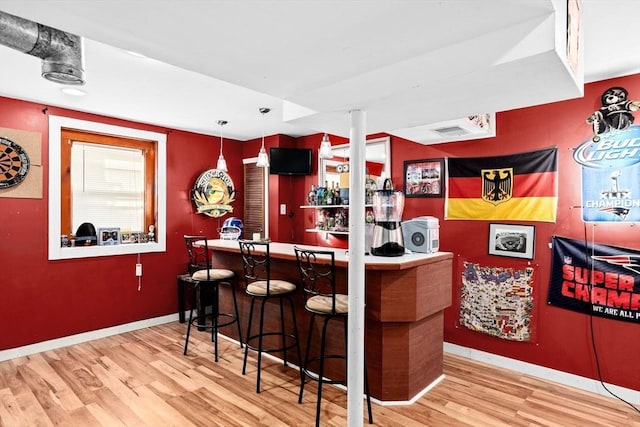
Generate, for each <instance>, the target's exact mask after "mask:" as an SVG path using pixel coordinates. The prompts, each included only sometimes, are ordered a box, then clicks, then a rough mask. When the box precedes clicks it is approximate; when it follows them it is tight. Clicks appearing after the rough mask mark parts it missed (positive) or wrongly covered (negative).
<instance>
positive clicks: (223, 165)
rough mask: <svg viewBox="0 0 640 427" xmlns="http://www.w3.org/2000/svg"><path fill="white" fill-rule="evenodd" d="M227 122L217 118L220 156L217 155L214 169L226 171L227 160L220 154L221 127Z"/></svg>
mask: <svg viewBox="0 0 640 427" xmlns="http://www.w3.org/2000/svg"><path fill="white" fill-rule="evenodd" d="M227 123H228V122H227V121H226V120H218V124H219V125H220V156H218V164H217V165H216V169H218V170H221V171H223V172H227V161H226V160H225V159H224V156H223V155H222V127H223V126H224V125H226V124H227Z"/></svg>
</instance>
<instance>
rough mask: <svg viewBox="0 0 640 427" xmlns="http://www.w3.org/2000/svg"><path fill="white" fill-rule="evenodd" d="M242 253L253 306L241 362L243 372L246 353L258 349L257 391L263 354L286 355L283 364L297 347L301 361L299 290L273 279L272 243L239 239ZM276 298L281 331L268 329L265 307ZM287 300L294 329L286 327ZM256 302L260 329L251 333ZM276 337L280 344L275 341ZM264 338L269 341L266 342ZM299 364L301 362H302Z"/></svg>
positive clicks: (246, 281) (247, 288)
mask: <svg viewBox="0 0 640 427" xmlns="http://www.w3.org/2000/svg"><path fill="white" fill-rule="evenodd" d="M239 244H240V253H241V254H242V265H243V269H244V278H245V284H246V288H245V292H246V293H247V295H249V296H250V297H251V308H250V309H249V323H248V326H247V342H246V347H245V349H244V362H243V364H242V375H244V374H245V373H246V369H247V355H248V353H249V349H251V350H254V351H257V352H258V369H257V379H256V393H260V371H261V369H262V353H278V352H281V353H282V354H283V360H284V366H287V350H290V349H293V348H295V349H296V351H297V356H298V361H300V360H302V359H301V354H300V344H299V342H298V325H297V322H296V312H295V306H294V304H293V294H294V293H295V292H296V289H297V288H296V285H295V284H293V283H291V282H287V281H285V280H278V279H272V278H271V262H270V256H269V242H263V241H248V240H240V241H239ZM272 299H273V300H277V303H278V304H279V307H280V319H279V323H280V330H265V322H264V318H265V309H266V303H267V301H269V300H272ZM284 300H288V301H289V305H290V307H291V321H292V329H293V331H287V330H286V329H285V318H284ZM256 301H260V319H259V325H258V331H257V332H252V330H251V326H252V323H253V313H254V306H255V303H256ZM269 337H276V339H277V340H279V343H273V342H271V341H273V339H271V340H269ZM265 341H268V342H267V343H265ZM299 363H300V362H299Z"/></svg>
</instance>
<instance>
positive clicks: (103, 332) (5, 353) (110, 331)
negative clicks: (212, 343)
mask: <svg viewBox="0 0 640 427" xmlns="http://www.w3.org/2000/svg"><path fill="white" fill-rule="evenodd" d="M176 320H178V313H175V314H169V315H167V316H160V317H154V318H151V319H145V320H138V321H136V322H131V323H125V324H122V325H117V326H112V327H109V328H104V329H96V330H95V331H89V332H83V333H81V334H75V335H69V336H66V337H62V338H56V339H53V340H47V341H41V342H38V343H35V344H29V345H25V346H22V347H15V348H9V349H6V350H0V362H4V361H5V360H10V359H15V358H17V357H24V356H29V355H31V354H36V353H41V352H43V351H49V350H54V349H56V348H61V347H67V346H70V345H74V344H80V343H83V342H87V341H92V340H95V339H98V338H105V337H110V336H112V335H118V334H122V333H125V332H131V331H135V330H138V329H144V328H148V327H150V326H157V325H162V324H165V323H169V322H175V321H176Z"/></svg>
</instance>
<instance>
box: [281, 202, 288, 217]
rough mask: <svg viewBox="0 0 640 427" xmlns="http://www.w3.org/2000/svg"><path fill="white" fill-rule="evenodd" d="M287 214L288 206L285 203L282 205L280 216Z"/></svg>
mask: <svg viewBox="0 0 640 427" xmlns="http://www.w3.org/2000/svg"><path fill="white" fill-rule="evenodd" d="M286 214H287V205H285V204H284V203H281V204H280V215H286Z"/></svg>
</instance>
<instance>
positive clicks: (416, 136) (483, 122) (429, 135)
mask: <svg viewBox="0 0 640 427" xmlns="http://www.w3.org/2000/svg"><path fill="white" fill-rule="evenodd" d="M495 123H496V115H495V113H486V114H476V115H473V116H467V117H463V118H460V119H456V120H446V121H442V122H437V123H432V124H428V125H422V126H415V127H412V128H405V129H397V130H393V131H390V132H389V133H390V134H391V135H395V136H399V137H400V138H405V139H408V140H409V141H414V142H417V143H419V144H424V145H428V144H440V143H443V142H452V141H466V140H470V139H481V138H491V137H494V136H496V127H495Z"/></svg>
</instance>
